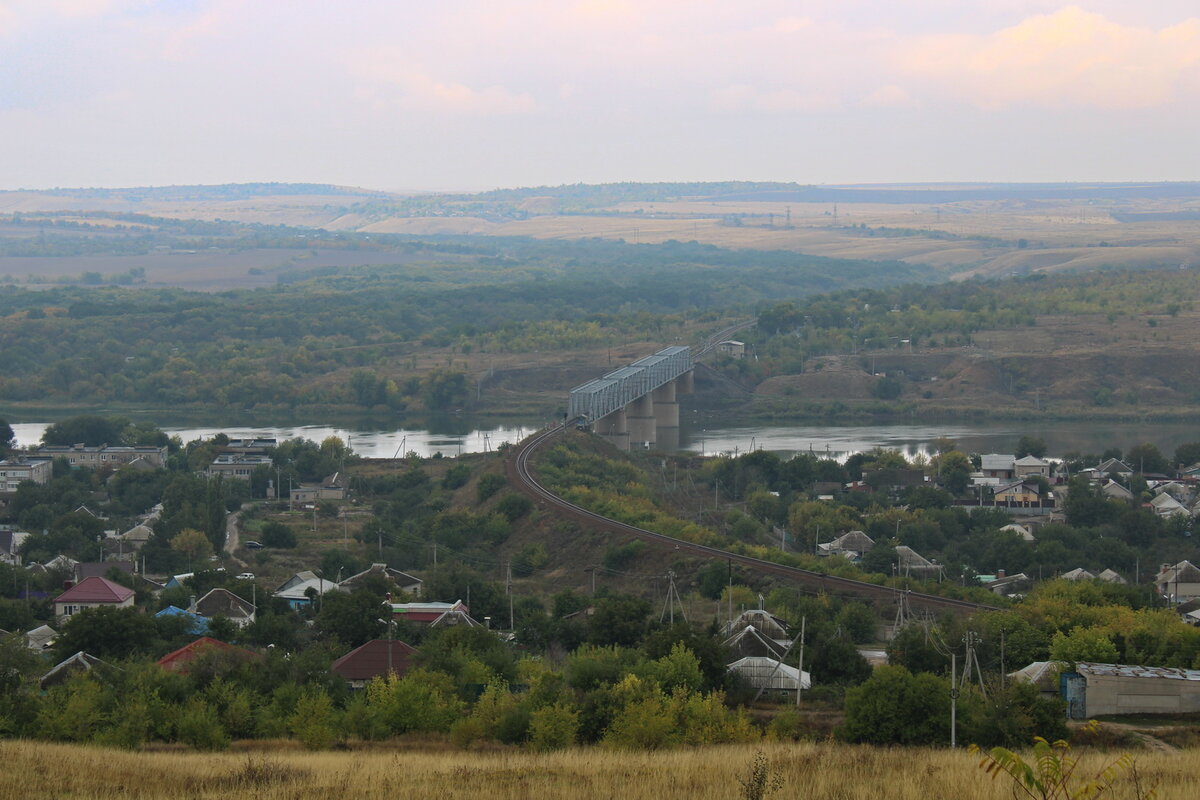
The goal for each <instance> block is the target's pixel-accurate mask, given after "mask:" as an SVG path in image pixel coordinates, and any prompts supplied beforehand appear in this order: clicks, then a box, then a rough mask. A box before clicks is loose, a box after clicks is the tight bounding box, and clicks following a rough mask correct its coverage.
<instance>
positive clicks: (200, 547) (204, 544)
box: [171, 528, 213, 569]
mask: <svg viewBox="0 0 1200 800" xmlns="http://www.w3.org/2000/svg"><path fill="white" fill-rule="evenodd" d="M171 549H172V550H174V551H175V552H177V553H180V554H181V555H183V556H184V557H185V558H187V560H188V564H189V566H191V567H192V569H195V568H196V566H197V565H200V564H204V563H205V562H207V561H208V559H209V557H210V556H211V555H212V554H213V548H212V542H210V541H209V540H208V537H207V536H205V535H204V534H203V533H201V532H200V531H198V530H196V529H195V528H185V529H183V530H182V531H180V532H179V533H177V534H175V535H174V536H172V537H171Z"/></svg>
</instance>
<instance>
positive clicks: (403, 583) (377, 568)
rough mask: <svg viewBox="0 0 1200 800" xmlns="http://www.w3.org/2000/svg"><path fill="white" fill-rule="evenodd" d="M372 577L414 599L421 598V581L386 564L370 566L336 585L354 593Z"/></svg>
mask: <svg viewBox="0 0 1200 800" xmlns="http://www.w3.org/2000/svg"><path fill="white" fill-rule="evenodd" d="M373 577H378V578H380V579H381V580H383V581H386V582H387V583H388V584H389V585H391V586H395V587H396V588H397V589H399V590H400V591H402V592H407V593H408V594H411V595H413V596H415V597H420V596H421V584H422V580H421V579H420V578H414V577H413V576H412V575H409V574H408V573H407V572H401V571H400V570H398V569H392V568H391V567H389V566H388V565H387V564H372V565H371V566H370V567H369V568H368V569H365V570H363V571H362V572H359V573H358V574H356V575H351V576H350V577H349V578H346V579H345V580H344V581H342V582H341V583H339V584H338V585H339V586H341V587H342V588H343V589H347V590H349V591H354V590H355V589H356V588H358V586H359V585H360V584H362V583H365V582H366V581H367V580H369V579H371V578H373Z"/></svg>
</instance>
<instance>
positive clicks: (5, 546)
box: [0, 530, 29, 567]
mask: <svg viewBox="0 0 1200 800" xmlns="http://www.w3.org/2000/svg"><path fill="white" fill-rule="evenodd" d="M28 538H29V534H28V533H25V532H23V531H13V530H6V531H0V561H3V562H4V563H5V564H12V565H13V566H14V567H19V566H21V545H23V544H25V540H26V539H28Z"/></svg>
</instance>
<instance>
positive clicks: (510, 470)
mask: <svg viewBox="0 0 1200 800" xmlns="http://www.w3.org/2000/svg"><path fill="white" fill-rule="evenodd" d="M722 333H724V332H722ZM564 428H565V424H555V425H552V426H551V427H549V428H546V429H544V430H542V431H539V432H538V433H535V434H534V435H532V436H530V437H529V438H527V439H526V440H525V441H523V442H521V443H520V444H519V445H517V447H516V450H515V452H513V454H512V455H510V456H509V458H508V460H507V461H506V462H505V465H504V470H505V473H506V475H507V477H508V481H509V483H511V484H512V485H513V486H515V487H517V488H518V489H520V490H521V491H522V492H524V493H525V494H527V495H529V496H530V497H531V498H533V499H534V500H535V501H537V502H538V503H540V504H541V505H543V506H545V507H548V508H551V509H553V510H554V511H555V512H556V513H558V514H560V515H561V516H564V517H567V518H570V519H573V520H576V521H578V522H582V523H584V524H586V525H588V526H590V527H592V528H596V529H598V530H603V531H607V532H609V533H612V534H614V535H620V536H633V537H635V538H637V539H640V540H642V541H644V542H648V543H650V544H653V545H658V546H660V547H671V548H674V549H675V550H677V551H679V552H681V553H687V554H688V555H694V556H700V557H701V558H711V559H720V560H723V561H730V562H733V563H735V564H741V565H742V566H745V567H749V568H750V569H753V570H755V571H757V572H763V573H767V574H769V575H778V576H780V577H783V578H790V579H792V580H794V581H796V582H798V583H801V584H803V585H804V586H805V587H807V588H809V589H811V590H813V591H825V592H828V593H830V594H840V595H854V596H856V597H860V598H863V599H870V600H875V601H883V602H891V603H897V602H899V600H900V598H901V597H902V596H903V597H904V598H905V599H906V600H907V602H908V604H909V605H910V606H912V607H916V608H921V609H925V610H929V611H946V610H949V611H956V612H959V613H971V612H975V611H995V610H997V609H996V608H995V607H993V606H987V605H982V604H980V603H972V602H969V601H967V600H956V599H954V598H950V597H940V596H938V595H932V594H925V593H922V592H913V591H904V592H900V591H898V590H896V589H892V588H889V587H886V586H879V585H876V584H874V583H867V582H865V581H856V580H852V579H850V578H839V577H836V576H834V575H824V574H822V573H820V572H812V571H810V570H806V569H800V568H799V567H789V566H786V565H784V564H776V563H774V562H772V561H766V560H764V559H761V558H753V557H751V556H744V555H739V554H737V553H731V552H729V551H727V550H721V549H719V548H716V547H708V546H707V545H702V544H695V543H693V542H689V541H686V540H684V539H676V538H674V537H672V536H666V535H664V534H661V533H655V532H654V531H648V530H646V529H644V528H638V527H635V526H633V525H629V524H627V523H624V522H620V521H619V520H615V519H610V518H609V517H604V516H601V515H600V514H596V513H595V512H592V511H588V510H587V509H586V508H583V507H582V506H578V505H575V504H574V503H571V502H568V501H567V500H564V499H563V498H562V497H559V496H558V495H557V494H555V493H554V492H552V491H550V490H549V489H547V488H546V487H545V486H543V485H542V484H541V482H540V481H539V480H538V478H537V475H536V474H535V473H534V471H533V469H532V467H531V460H532V457H533V454H534V453H536V452H537V450H538V449H539V448H540V447H542V446H544V445H546V444H547V443H549V442H550V441H552V440H553V439H554V437H555V436H556V435H560V434H562V433H564Z"/></svg>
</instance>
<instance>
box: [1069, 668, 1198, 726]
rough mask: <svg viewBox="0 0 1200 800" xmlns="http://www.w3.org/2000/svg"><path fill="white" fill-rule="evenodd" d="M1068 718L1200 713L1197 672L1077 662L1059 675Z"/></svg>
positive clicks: (1192, 670)
mask: <svg viewBox="0 0 1200 800" xmlns="http://www.w3.org/2000/svg"><path fill="white" fill-rule="evenodd" d="M1059 691H1060V693H1061V694H1062V697H1063V699H1064V700H1066V701H1067V713H1068V716H1070V718H1071V719H1090V718H1091V717H1098V716H1102V715H1105V714H1194V713H1197V712H1200V670H1194V669H1177V668H1173V667H1142V666H1134V665H1129V664H1097V663H1093V662H1087V661H1079V662H1077V663H1076V664H1075V670H1074V672H1063V673H1062V675H1061V676H1060V688H1059Z"/></svg>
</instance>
